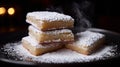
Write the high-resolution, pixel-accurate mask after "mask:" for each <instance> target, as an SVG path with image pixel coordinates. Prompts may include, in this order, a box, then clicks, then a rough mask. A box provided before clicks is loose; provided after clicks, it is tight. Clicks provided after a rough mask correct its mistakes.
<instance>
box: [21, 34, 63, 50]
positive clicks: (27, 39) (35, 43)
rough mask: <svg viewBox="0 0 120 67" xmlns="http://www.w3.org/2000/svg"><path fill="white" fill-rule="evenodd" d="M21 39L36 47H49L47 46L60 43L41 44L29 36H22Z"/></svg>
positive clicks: (55, 45) (54, 45)
mask: <svg viewBox="0 0 120 67" xmlns="http://www.w3.org/2000/svg"><path fill="white" fill-rule="evenodd" d="M22 40H25V41H28V42H30V45H32V46H34V47H36V48H49V47H57V46H59V45H61V44H60V43H54V44H49V45H48V44H47V45H42V44H39V43H38V42H37V41H36V40H35V39H33V38H31V37H30V36H26V37H23V38H22Z"/></svg>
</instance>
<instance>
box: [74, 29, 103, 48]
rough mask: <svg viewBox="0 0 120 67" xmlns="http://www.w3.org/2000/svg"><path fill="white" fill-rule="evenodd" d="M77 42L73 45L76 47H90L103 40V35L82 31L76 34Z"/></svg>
mask: <svg viewBox="0 0 120 67" xmlns="http://www.w3.org/2000/svg"><path fill="white" fill-rule="evenodd" d="M76 36H77V38H78V39H77V41H76V42H75V45H78V46H91V45H93V43H95V42H96V41H98V40H99V39H101V38H103V37H104V36H105V35H103V34H101V33H98V32H91V31H84V32H80V33H77V34H76Z"/></svg>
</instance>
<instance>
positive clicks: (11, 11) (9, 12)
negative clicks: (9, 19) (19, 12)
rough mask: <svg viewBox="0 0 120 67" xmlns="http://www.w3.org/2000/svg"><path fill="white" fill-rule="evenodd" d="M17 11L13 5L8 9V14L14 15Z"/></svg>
mask: <svg viewBox="0 0 120 67" xmlns="http://www.w3.org/2000/svg"><path fill="white" fill-rule="evenodd" d="M14 13H15V9H14V8H13V7H11V8H9V9H8V14H9V15H13V14H14Z"/></svg>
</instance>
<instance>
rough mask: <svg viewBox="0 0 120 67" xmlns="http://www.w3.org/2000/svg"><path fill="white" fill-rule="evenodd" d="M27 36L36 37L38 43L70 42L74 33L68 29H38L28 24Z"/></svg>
mask: <svg viewBox="0 0 120 67" xmlns="http://www.w3.org/2000/svg"><path fill="white" fill-rule="evenodd" d="M28 29H29V36H31V37H32V38H34V39H36V40H37V41H38V42H39V43H56V42H72V41H74V35H73V33H72V31H71V30H69V29H61V30H53V31H44V32H43V31H40V30H38V29H37V28H35V27H34V26H29V28H28Z"/></svg>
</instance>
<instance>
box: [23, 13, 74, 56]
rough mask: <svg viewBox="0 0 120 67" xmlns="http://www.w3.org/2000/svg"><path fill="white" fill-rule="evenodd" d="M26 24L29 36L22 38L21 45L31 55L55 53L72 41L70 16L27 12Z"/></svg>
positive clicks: (72, 25) (72, 21)
mask: <svg viewBox="0 0 120 67" xmlns="http://www.w3.org/2000/svg"><path fill="white" fill-rule="evenodd" d="M26 22H27V23H29V24H30V26H29V27H28V31H29V32H28V35H29V36H26V37H23V38H22V45H23V47H24V48H26V49H27V50H28V51H29V52H30V53H31V54H33V55H41V54H43V53H46V52H51V51H55V50H57V49H60V48H62V47H63V46H64V44H65V43H70V42H73V41H74V35H73V33H72V31H71V30H70V29H71V28H73V27H74V19H73V18H72V17H71V16H68V15H64V14H61V13H57V12H48V11H41V12H29V13H27V16H26Z"/></svg>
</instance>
